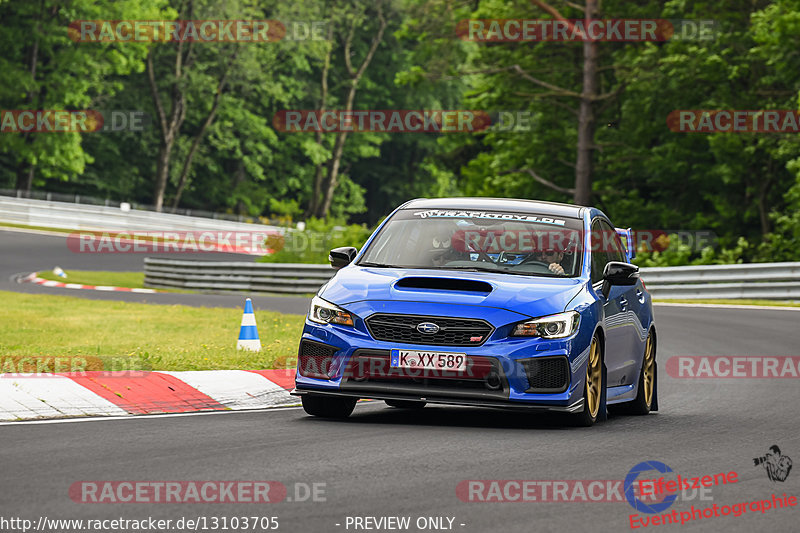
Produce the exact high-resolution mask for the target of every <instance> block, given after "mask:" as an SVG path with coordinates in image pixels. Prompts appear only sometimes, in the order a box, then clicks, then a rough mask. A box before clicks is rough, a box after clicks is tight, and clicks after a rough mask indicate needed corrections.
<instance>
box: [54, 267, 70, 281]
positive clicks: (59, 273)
mask: <svg viewBox="0 0 800 533" xmlns="http://www.w3.org/2000/svg"><path fill="white" fill-rule="evenodd" d="M53 274H55V275H56V276H58V277H59V278H66V277H67V273H66V272H64V271H63V270H62V269H61V267H60V266H57V267H55V268H54V269H53Z"/></svg>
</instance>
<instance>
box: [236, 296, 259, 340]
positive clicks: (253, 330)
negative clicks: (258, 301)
mask: <svg viewBox="0 0 800 533" xmlns="http://www.w3.org/2000/svg"><path fill="white" fill-rule="evenodd" d="M236 349H237V350H250V351H253V352H260V351H261V341H260V340H259V338H258V328H257V327H256V315H255V314H253V302H251V301H250V298H248V299H247V300H246V301H245V302H244V314H243V315H242V327H241V329H239V341H238V342H237V343H236Z"/></svg>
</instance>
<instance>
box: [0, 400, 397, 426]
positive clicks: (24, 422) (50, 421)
mask: <svg viewBox="0 0 800 533" xmlns="http://www.w3.org/2000/svg"><path fill="white" fill-rule="evenodd" d="M358 405H361V406H364V405H371V406H376V405H377V406H381V407H382V406H383V402H380V401H374V400H372V401H370V400H360V401H359V402H358ZM302 408H303V407H302V406H301V405H300V404H299V403H296V404H289V405H276V406H275V407H265V408H263V409H242V410H239V411H234V410H230V411H227V410H225V411H195V412H192V413H163V414H155V415H123V416H92V417H80V418H53V419H48V420H14V421H9V422H0V426H30V425H38V424H71V423H74V422H105V421H106V420H150V419H153V418H177V417H184V416H208V415H232V414H237V413H238V414H243V413H245V414H246V413H268V412H270V411H292V410H296V409H302Z"/></svg>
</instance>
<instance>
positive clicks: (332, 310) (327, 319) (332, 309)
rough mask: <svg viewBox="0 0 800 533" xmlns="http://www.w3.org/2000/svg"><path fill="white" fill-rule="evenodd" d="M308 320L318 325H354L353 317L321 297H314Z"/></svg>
mask: <svg viewBox="0 0 800 533" xmlns="http://www.w3.org/2000/svg"><path fill="white" fill-rule="evenodd" d="M308 319H309V320H310V321H312V322H316V323H318V324H341V325H343V326H352V325H353V315H352V314H351V313H348V312H347V311H345V310H344V309H342V308H341V307H338V306H336V305H333V304H332V303H330V302H326V301H325V300H323V299H322V298H320V297H319V296H314V299H313V300H311V309H310V310H309V311H308Z"/></svg>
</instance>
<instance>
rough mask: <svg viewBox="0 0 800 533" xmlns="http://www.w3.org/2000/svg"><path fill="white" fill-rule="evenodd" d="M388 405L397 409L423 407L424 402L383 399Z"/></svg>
mask: <svg viewBox="0 0 800 533" xmlns="http://www.w3.org/2000/svg"><path fill="white" fill-rule="evenodd" d="M383 401H384V402H386V405H388V406H389V407H397V408H398V409H422V408H423V407H425V405H426V403H425V402H420V401H415V400H383Z"/></svg>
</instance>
